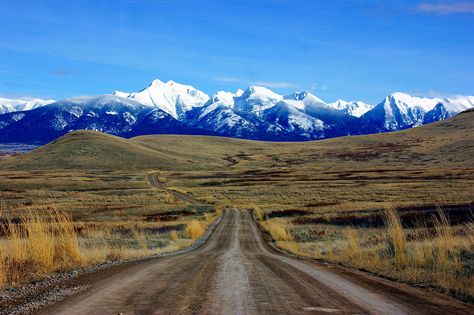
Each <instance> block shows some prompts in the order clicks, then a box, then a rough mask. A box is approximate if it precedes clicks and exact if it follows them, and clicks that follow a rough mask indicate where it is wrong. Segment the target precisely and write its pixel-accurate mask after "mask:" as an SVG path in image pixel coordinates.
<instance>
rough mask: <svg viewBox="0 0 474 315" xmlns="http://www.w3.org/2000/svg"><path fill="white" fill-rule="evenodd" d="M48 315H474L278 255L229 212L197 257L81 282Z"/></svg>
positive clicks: (416, 292)
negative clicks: (78, 288) (84, 287)
mask: <svg viewBox="0 0 474 315" xmlns="http://www.w3.org/2000/svg"><path fill="white" fill-rule="evenodd" d="M77 285H83V286H87V289H86V290H84V291H83V292H80V293H78V294H76V295H73V296H71V297H69V298H66V299H64V300H63V301H62V302H59V303H58V304H55V305H51V306H49V307H48V308H46V309H44V310H43V313H44V314H120V313H121V314H196V313H201V314H327V313H332V314H448V313H449V314H451V315H454V314H474V308H473V307H472V306H469V305H465V304H462V303H460V302H458V301H457V300H455V299H452V298H448V297H444V296H440V295H437V294H432V293H429V292H426V291H423V290H420V289H416V288H412V287H410V286H407V285H403V284H398V283H394V282H391V281H388V280H384V279H380V278H377V277H373V276H368V275H366V274H363V273H362V272H358V271H352V270H349V269H344V268H339V267H335V266H332V265H326V264H322V263H318V262H313V261H309V260H304V259H299V258H295V257H291V256H288V255H285V254H283V253H280V252H277V251H275V250H274V249H272V247H270V246H269V245H268V244H267V242H266V241H265V240H264V239H263V236H262V233H261V232H260V230H259V229H258V227H257V226H256V224H255V222H254V220H253V219H252V217H251V215H250V213H249V212H248V211H245V210H238V209H231V210H226V211H224V215H223V219H222V222H221V223H220V224H219V225H218V226H217V228H216V229H215V231H214V233H213V234H212V235H211V236H210V237H209V239H208V240H207V241H206V242H205V243H204V244H203V245H202V246H200V247H199V248H197V249H196V250H194V251H191V252H187V253H182V254H178V255H175V256H170V257H161V258H156V259H150V260H145V261H143V262H138V263H136V264H132V265H126V266H122V267H119V268H115V269H112V270H108V271H107V272H103V271H102V272H97V273H94V274H91V275H88V276H85V277H84V278H80V279H78V280H77Z"/></svg>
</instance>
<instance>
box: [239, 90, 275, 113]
mask: <svg viewBox="0 0 474 315" xmlns="http://www.w3.org/2000/svg"><path fill="white" fill-rule="evenodd" d="M282 98H283V97H282V96H281V95H279V94H277V93H275V92H273V91H271V90H269V89H267V88H266V87H263V86H249V87H248V88H247V89H246V90H245V91H244V92H243V93H242V94H241V95H240V96H238V97H234V105H233V109H235V110H236V111H242V112H251V113H254V114H256V115H261V114H262V112H263V111H264V110H265V109H267V108H270V107H272V106H274V105H275V104H276V103H277V102H278V101H280V100H281V99H282Z"/></svg>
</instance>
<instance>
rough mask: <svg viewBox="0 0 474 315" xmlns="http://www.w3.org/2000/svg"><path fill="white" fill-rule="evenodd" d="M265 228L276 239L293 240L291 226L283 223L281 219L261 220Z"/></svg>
mask: <svg viewBox="0 0 474 315" xmlns="http://www.w3.org/2000/svg"><path fill="white" fill-rule="evenodd" d="M260 224H261V225H262V226H263V228H264V229H265V230H266V231H267V232H268V233H270V235H271V236H272V238H273V239H274V240H275V241H292V240H293V236H292V235H291V226H290V225H288V224H283V222H281V221H277V220H272V221H263V222H260Z"/></svg>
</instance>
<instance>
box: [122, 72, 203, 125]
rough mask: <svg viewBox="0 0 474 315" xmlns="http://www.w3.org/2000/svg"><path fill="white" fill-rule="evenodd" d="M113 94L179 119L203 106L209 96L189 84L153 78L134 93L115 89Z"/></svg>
mask: <svg viewBox="0 0 474 315" xmlns="http://www.w3.org/2000/svg"><path fill="white" fill-rule="evenodd" d="M113 95H117V96H120V97H125V98H130V99H133V100H135V101H137V102H139V103H142V104H144V105H148V106H151V107H156V108H158V109H161V110H162V111H164V112H165V113H168V114H170V115H171V116H173V117H174V118H176V119H178V120H181V119H183V118H184V116H185V115H186V112H188V111H190V110H192V109H193V108H196V107H201V106H203V105H204V104H205V103H206V102H207V101H208V100H209V96H208V95H207V94H205V93H204V92H202V91H199V90H198V89H196V88H194V87H192V86H191V85H184V84H179V83H176V82H174V81H171V80H170V81H168V82H166V83H164V82H162V81H160V80H154V81H153V82H152V83H151V84H150V85H149V86H148V87H147V88H145V89H143V90H141V91H140V92H136V93H126V92H120V91H115V92H113Z"/></svg>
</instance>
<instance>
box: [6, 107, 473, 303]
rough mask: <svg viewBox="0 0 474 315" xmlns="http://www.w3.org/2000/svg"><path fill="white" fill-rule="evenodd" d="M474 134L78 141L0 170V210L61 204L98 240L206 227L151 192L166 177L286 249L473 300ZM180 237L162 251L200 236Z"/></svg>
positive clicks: (460, 127)
mask: <svg viewBox="0 0 474 315" xmlns="http://www.w3.org/2000/svg"><path fill="white" fill-rule="evenodd" d="M473 130H474V112H472V111H471V112H467V113H463V114H461V115H458V116H457V117H455V118H453V119H449V120H446V121H442V122H438V123H434V124H431V125H428V126H423V127H420V128H415V129H410V130H405V131H401V132H396V133H390V134H378V135H368V136H354V137H342V138H337V139H330V140H323V141H313V142H304V143H272V142H257V141H245V140H237V139H228V138H218V137H200V136H165V135H160V136H144V137H137V138H133V139H129V140H125V139H121V138H117V137H113V136H108V135H104V134H101V133H96V132H85V131H80V132H73V133H71V134H69V135H67V136H65V137H63V138H61V139H58V140H56V141H54V142H53V143H50V144H48V145H46V146H44V147H41V148H39V149H37V150H35V151H33V152H31V153H28V154H25V155H21V156H15V157H10V158H8V159H6V160H4V161H3V162H0V170H1V171H0V172H1V174H0V175H1V176H2V181H1V182H0V199H1V200H2V204H3V208H4V211H3V212H4V214H5V215H6V216H7V217H15V216H18V215H19V214H20V213H23V212H24V211H26V209H27V208H28V207H29V206H31V205H41V207H45V209H49V208H48V207H53V206H54V207H60V208H61V209H65V210H66V211H67V212H68V213H70V214H71V217H72V220H73V222H74V224H75V225H77V226H81V225H85V226H87V229H93V230H94V229H95V230H96V231H101V230H103V229H105V230H107V229H109V230H114V227H115V226H117V225H118V226H120V225H123V226H129V225H130V224H132V225H133V224H136V225H142V224H144V225H146V224H160V225H163V224H170V225H173V224H176V225H178V224H182V223H181V222H182V220H195V219H196V218H198V219H199V218H202V217H203V212H204V210H203V211H202V212H200V214H201V217H199V214H198V212H199V211H197V210H196V209H194V210H193V211H188V210H189V206H188V205H186V204H180V203H179V202H177V201H176V200H174V199H173V197H172V196H169V195H168V194H167V193H165V192H160V191H158V190H156V189H152V188H151V187H150V186H149V185H148V183H147V182H146V181H145V180H144V179H145V177H146V174H147V172H149V171H158V172H159V174H160V175H159V176H160V180H161V181H163V182H164V183H165V184H166V186H167V187H170V188H171V187H172V188H173V189H176V190H179V191H182V192H186V193H187V194H189V195H192V196H193V197H194V198H196V199H198V200H200V201H202V202H204V203H207V204H211V205H214V206H215V207H217V208H218V207H225V206H233V207H241V208H248V209H258V210H257V213H258V216H259V217H260V218H261V225H262V227H264V228H265V229H267V230H268V231H269V232H270V233H271V235H272V236H273V238H274V239H275V240H276V241H277V244H278V245H279V246H281V247H282V248H284V249H286V250H290V251H293V252H295V253H298V254H301V255H305V256H308V257H313V258H319V259H324V260H330V261H335V262H338V263H342V264H345V265H350V266H354V267H357V268H362V269H366V270H370V271H372V272H376V273H378V274H381V275H385V276H390V277H393V278H397V279H400V280H402V281H407V282H410V283H413V284H417V285H423V286H430V287H433V288H437V289H440V290H443V289H444V290H447V291H450V292H451V293H453V294H455V295H457V296H460V297H463V298H465V299H469V296H472V295H474V289H473V288H474V285H473V277H474V270H473V268H472V266H473V265H474V237H473V231H472V222H473V220H474V219H473V216H472V214H471V211H472V210H473V208H474V206H473V205H474V197H473V196H474V134H473ZM438 207H441V208H442V209H443V211H441V212H440V211H439V210H438ZM387 209H396V210H395V211H393V212H392V216H390V215H389V213H390V212H387V211H388V210H387ZM176 211H177V212H176ZM189 212H190V213H191V215H190V216H187V213H189ZM176 213H180V215H178V216H176V215H175V214H176ZM162 214H163V217H161V216H162ZM168 216H169V217H171V218H172V217H174V218H176V217H177V218H178V219H177V220H176V221H172V220H171V219H170V218H168ZM196 216H197V217H196ZM164 218H166V219H164ZM390 218H391V219H390ZM443 218H445V219H446V220H444V219H443ZM148 220H152V221H154V223H149V221H148ZM168 220H169V221H168ZM119 230H120V229H119ZM185 230H186V229H185ZM196 230H199V228H197V229H196ZM178 232H179V231H177V232H176V233H178ZM176 233H168V234H167V236H166V238H165V239H166V242H171V243H172V242H173V239H181V238H184V239H185V238H186V237H187V238H189V237H190V236H189V235H191V234H192V232H190V231H189V232H188V233H185V234H182V235H178V236H177V235H176ZM199 233H201V232H198V234H199ZM92 234H93V233H92ZM158 234H160V233H158ZM178 234H179V233H178ZM396 235H398V236H396ZM149 237H155V236H149ZM157 237H161V236H157ZM397 239H398V242H396V241H395V240H397ZM400 240H401V241H400ZM166 242H165V243H166ZM167 244H168V243H167Z"/></svg>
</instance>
